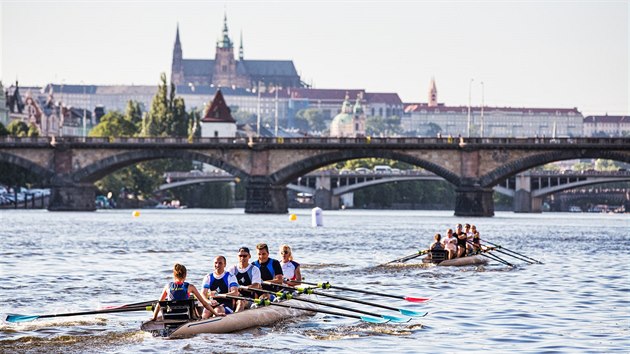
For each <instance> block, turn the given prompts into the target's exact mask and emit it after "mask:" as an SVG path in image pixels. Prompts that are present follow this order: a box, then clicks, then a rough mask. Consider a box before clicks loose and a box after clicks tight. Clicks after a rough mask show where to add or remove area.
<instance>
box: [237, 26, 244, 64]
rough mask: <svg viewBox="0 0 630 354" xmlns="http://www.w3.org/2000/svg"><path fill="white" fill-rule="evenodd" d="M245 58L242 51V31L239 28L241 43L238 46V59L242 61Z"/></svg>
mask: <svg viewBox="0 0 630 354" xmlns="http://www.w3.org/2000/svg"><path fill="white" fill-rule="evenodd" d="M244 58H245V53H244V51H243V31H242V30H241V45H240V46H239V47H238V60H240V61H242V60H243V59H244Z"/></svg>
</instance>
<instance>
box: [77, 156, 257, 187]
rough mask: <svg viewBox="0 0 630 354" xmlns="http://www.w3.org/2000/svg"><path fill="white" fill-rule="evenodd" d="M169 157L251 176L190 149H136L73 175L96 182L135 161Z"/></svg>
mask: <svg viewBox="0 0 630 354" xmlns="http://www.w3.org/2000/svg"><path fill="white" fill-rule="evenodd" d="M169 158H171V159H172V158H176V159H185V160H191V161H192V160H195V161H201V162H204V163H208V164H210V165H213V166H215V167H217V168H220V169H222V170H224V171H226V172H228V173H230V174H231V175H233V176H236V177H239V178H241V179H246V178H248V177H249V176H248V175H247V173H245V172H244V171H243V170H241V169H239V168H237V167H235V166H233V165H231V164H230V163H228V162H225V161H223V160H221V159H217V158H214V157H211V156H208V155H204V154H202V153H199V152H195V151H189V150H159V149H154V150H134V151H129V152H125V153H122V154H118V155H114V156H110V157H108V158H105V159H102V160H99V161H97V162H95V163H93V164H90V165H88V166H86V167H84V168H82V169H80V170H78V171H76V172H74V173H73V175H72V180H73V181H75V182H82V183H86V182H87V183H94V182H96V181H98V180H99V179H101V178H103V177H105V176H107V175H109V174H110V173H112V172H114V171H117V170H119V169H121V168H124V167H127V166H130V165H133V164H135V163H138V162H143V161H150V160H157V159H169Z"/></svg>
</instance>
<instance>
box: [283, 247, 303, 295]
mask: <svg viewBox="0 0 630 354" xmlns="http://www.w3.org/2000/svg"><path fill="white" fill-rule="evenodd" d="M280 256H281V257H282V260H281V261H280V266H281V267H282V273H283V275H284V278H285V279H287V281H286V283H287V284H288V285H293V286H295V285H299V284H300V281H301V280H302V272H301V271H300V263H298V262H296V261H294V260H293V253H292V252H291V247H289V245H282V246H280ZM293 280H297V282H295V281H293Z"/></svg>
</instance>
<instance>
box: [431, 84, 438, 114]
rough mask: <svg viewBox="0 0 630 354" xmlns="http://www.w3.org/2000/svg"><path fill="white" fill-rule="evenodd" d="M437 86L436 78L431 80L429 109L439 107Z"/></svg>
mask: <svg viewBox="0 0 630 354" xmlns="http://www.w3.org/2000/svg"><path fill="white" fill-rule="evenodd" d="M437 105H438V100H437V86H435V78H433V77H432V78H431V85H430V86H429V107H437Z"/></svg>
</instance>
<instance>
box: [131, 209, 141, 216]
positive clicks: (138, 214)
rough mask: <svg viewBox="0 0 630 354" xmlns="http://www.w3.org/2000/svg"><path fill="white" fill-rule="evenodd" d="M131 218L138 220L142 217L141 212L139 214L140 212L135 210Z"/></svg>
mask: <svg viewBox="0 0 630 354" xmlns="http://www.w3.org/2000/svg"><path fill="white" fill-rule="evenodd" d="M131 216H133V217H134V218H137V217H138V216H140V212H139V211H137V210H134V211H133V212H132V213H131Z"/></svg>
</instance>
